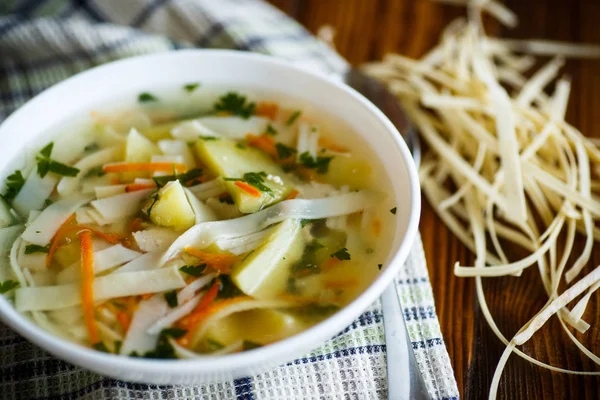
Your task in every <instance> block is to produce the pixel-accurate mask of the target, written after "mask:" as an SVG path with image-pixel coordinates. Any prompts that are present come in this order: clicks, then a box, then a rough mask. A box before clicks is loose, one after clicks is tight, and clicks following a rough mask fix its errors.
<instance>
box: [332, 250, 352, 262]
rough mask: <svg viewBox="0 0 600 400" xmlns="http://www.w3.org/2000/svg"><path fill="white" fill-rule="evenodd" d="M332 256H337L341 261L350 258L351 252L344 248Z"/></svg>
mask: <svg viewBox="0 0 600 400" xmlns="http://www.w3.org/2000/svg"><path fill="white" fill-rule="evenodd" d="M330 257H331V258H337V259H338V260H340V261H346V260H350V253H348V249H347V248H345V247H344V248H342V249H339V250H338V251H336V252H335V253H333V254H332V255H330Z"/></svg>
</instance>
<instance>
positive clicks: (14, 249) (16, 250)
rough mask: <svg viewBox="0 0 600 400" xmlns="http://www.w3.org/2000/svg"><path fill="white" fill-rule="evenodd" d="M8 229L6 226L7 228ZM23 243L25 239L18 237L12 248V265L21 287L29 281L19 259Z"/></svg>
mask: <svg viewBox="0 0 600 400" xmlns="http://www.w3.org/2000/svg"><path fill="white" fill-rule="evenodd" d="M5 229H6V228H5ZM22 244H23V239H21V238H17V239H16V240H15V242H14V243H13V245H12V247H11V249H10V267H11V269H12V271H13V273H14V274H15V277H16V278H17V281H19V283H20V284H21V287H26V286H28V285H27V281H26V280H25V276H24V275H23V270H22V269H21V266H20V265H19V261H18V258H17V254H19V252H20V248H21V245H22Z"/></svg>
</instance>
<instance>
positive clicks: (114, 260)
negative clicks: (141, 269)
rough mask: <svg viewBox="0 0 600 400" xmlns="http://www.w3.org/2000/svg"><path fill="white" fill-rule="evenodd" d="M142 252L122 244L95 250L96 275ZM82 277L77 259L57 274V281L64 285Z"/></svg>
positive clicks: (134, 257)
mask: <svg viewBox="0 0 600 400" xmlns="http://www.w3.org/2000/svg"><path fill="white" fill-rule="evenodd" d="M141 255H142V253H139V252H137V251H133V250H130V249H128V248H126V247H123V245H121V244H116V245H114V246H111V247H108V248H106V249H104V250H100V251H98V252H94V275H98V274H101V273H102V272H104V271H107V270H109V269H111V268H114V267H117V266H119V265H122V264H125V263H126V262H128V261H131V260H134V259H136V258H138V257H139V256H141ZM80 278H81V266H80V262H79V261H77V262H75V263H73V264H71V265H70V266H68V267H67V268H65V269H63V270H62V271H60V272H59V273H58V275H56V283H57V284H59V285H63V284H66V283H71V282H75V281H78V280H79V279H80Z"/></svg>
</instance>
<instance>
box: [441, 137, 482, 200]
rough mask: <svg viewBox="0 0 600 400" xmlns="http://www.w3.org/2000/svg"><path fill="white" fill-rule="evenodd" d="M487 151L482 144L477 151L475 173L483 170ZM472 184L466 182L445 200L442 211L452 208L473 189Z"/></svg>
mask: <svg viewBox="0 0 600 400" xmlns="http://www.w3.org/2000/svg"><path fill="white" fill-rule="evenodd" d="M485 150H486V147H485V145H484V144H480V145H479V147H478V149H477V156H476V157H475V162H474V163H473V168H474V169H475V171H477V172H480V170H481V166H482V165H483V160H484V157H485ZM471 186H472V185H471V183H470V182H469V181H466V182H465V183H463V184H462V185H461V186H460V188H458V190H457V191H456V192H454V194H453V195H452V196H450V197H448V198H447V199H445V200H444V201H442V202H441V203H440V205H439V207H440V209H442V210H444V209H446V208H449V207H451V206H453V205H454V204H456V203H457V202H458V201H459V200H460V199H461V198H462V197H463V196H464V195H465V194H466V193H467V192H468V191H469V190H470V189H471Z"/></svg>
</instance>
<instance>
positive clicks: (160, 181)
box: [152, 168, 204, 188]
mask: <svg viewBox="0 0 600 400" xmlns="http://www.w3.org/2000/svg"><path fill="white" fill-rule="evenodd" d="M203 174H204V172H203V171H202V168H194V169H191V170H189V171H188V172H185V173H183V174H174V175H163V176H155V177H153V178H152V180H153V181H154V183H156V186H157V187H159V188H161V187H163V186H165V185H166V184H167V183H169V182H171V181H176V180H178V181H179V182H181V184H182V185H186V184H188V183H190V182H194V181H195V180H196V179H198V178H200V177H201V176H202V175H203Z"/></svg>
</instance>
